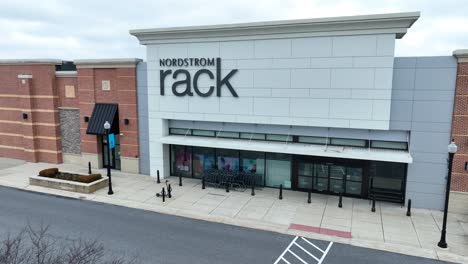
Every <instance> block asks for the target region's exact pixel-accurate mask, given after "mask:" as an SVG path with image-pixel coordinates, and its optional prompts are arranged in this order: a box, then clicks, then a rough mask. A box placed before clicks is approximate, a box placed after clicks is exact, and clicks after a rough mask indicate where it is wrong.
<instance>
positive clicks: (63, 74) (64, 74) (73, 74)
mask: <svg viewBox="0 0 468 264" xmlns="http://www.w3.org/2000/svg"><path fill="white" fill-rule="evenodd" d="M76 75H77V71H56V72H55V76H56V77H76Z"/></svg>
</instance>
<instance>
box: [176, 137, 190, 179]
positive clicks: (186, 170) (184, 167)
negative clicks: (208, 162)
mask: <svg viewBox="0 0 468 264" xmlns="http://www.w3.org/2000/svg"><path fill="white" fill-rule="evenodd" d="M171 154H172V157H171V161H172V164H171V171H172V175H174V176H179V175H180V176H183V177H192V148H191V147H189V146H179V145H172V146H171Z"/></svg>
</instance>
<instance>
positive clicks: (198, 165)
mask: <svg viewBox="0 0 468 264" xmlns="http://www.w3.org/2000/svg"><path fill="white" fill-rule="evenodd" d="M214 168H215V151H214V149H212V148H201V147H193V177H195V178H202V177H203V175H204V173H205V172H207V171H209V170H211V169H214Z"/></svg>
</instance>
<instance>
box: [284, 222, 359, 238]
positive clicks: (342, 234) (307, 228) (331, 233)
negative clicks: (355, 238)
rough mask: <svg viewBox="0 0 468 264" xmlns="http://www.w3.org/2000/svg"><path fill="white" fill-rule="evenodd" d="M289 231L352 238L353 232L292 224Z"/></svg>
mask: <svg viewBox="0 0 468 264" xmlns="http://www.w3.org/2000/svg"><path fill="white" fill-rule="evenodd" d="M289 229H296V230H301V231H306V232H312V233H318V234H323V235H329V236H337V237H344V238H352V235H351V232H345V231H339V230H333V229H328V228H320V227H316V226H307V225H298V224H291V225H289Z"/></svg>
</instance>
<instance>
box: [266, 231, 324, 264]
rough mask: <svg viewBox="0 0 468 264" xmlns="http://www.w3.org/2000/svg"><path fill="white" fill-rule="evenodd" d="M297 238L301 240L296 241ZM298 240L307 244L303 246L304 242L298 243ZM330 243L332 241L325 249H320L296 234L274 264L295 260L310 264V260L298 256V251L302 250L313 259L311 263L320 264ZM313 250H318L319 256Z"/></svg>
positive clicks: (289, 263) (287, 263)
mask: <svg viewBox="0 0 468 264" xmlns="http://www.w3.org/2000/svg"><path fill="white" fill-rule="evenodd" d="M298 239H301V240H299V241H298ZM300 241H304V242H306V245H307V246H305V245H304V244H303V245H300V244H299V242H300ZM332 245H333V242H330V243H329V244H328V246H327V248H326V249H322V248H320V247H319V246H317V245H315V244H314V243H312V242H310V241H309V240H307V239H305V238H303V237H299V236H296V237H295V238H294V239H293V240H292V241H291V243H289V245H288V247H287V248H286V249H285V250H284V251H283V253H281V255H280V256H279V257H278V259H277V260H276V261H275V263H274V264H279V263H286V264H291V262H297V260H299V261H300V262H301V263H303V264H312V262H307V260H304V256H302V257H301V256H299V254H300V252H304V253H305V254H306V255H305V256H310V257H311V258H312V259H313V260H315V261H316V262H313V264H315V263H317V264H322V262H323V260H324V259H325V257H326V256H327V254H328V252H329V251H330V248H331V246H332ZM293 249H294V250H293ZM313 251H318V252H319V254H320V255H321V256H317V253H315V254H314V253H313Z"/></svg>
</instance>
